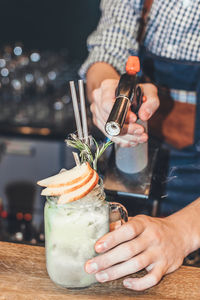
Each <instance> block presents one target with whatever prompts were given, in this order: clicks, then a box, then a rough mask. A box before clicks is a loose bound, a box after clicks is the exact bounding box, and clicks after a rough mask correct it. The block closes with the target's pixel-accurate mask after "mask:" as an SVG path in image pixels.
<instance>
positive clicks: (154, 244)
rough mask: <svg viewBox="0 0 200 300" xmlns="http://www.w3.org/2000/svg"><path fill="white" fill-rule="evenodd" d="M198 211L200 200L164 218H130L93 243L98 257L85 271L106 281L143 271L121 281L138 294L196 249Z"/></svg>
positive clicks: (199, 229)
mask: <svg viewBox="0 0 200 300" xmlns="http://www.w3.org/2000/svg"><path fill="white" fill-rule="evenodd" d="M199 211H200V199H198V200H196V201H195V202H193V203H192V204H190V205H189V206H188V207H186V208H185V209H183V210H181V211H180V212H177V213H175V214H173V215H171V216H169V217H166V218H152V217H149V216H145V215H138V216H136V217H133V218H131V219H130V220H129V222H127V223H126V224H124V225H122V226H121V227H120V228H118V229H116V230H114V231H112V232H109V233H107V234H106V235H105V236H103V237H102V238H101V239H99V240H98V241H97V243H96V244H95V250H96V252H97V253H99V256H96V257H95V258H93V259H91V260H89V261H88V262H87V263H86V265H85V270H86V272H88V273H94V274H95V276H96V279H97V280H98V281H99V282H106V281H110V280H114V279H117V278H120V277H124V276H127V275H130V274H132V273H135V272H138V271H139V270H142V269H146V271H147V274H146V275H145V276H144V277H141V278H127V279H124V281H123V283H124V286H125V287H127V288H129V289H133V290H138V291H141V290H145V289H147V288H150V287H152V286H154V285H156V284H157V283H158V282H159V281H160V280H161V278H162V276H163V275H165V274H167V273H170V272H173V271H175V270H176V269H177V268H179V266H180V265H181V264H182V262H183V259H184V257H185V256H187V255H188V254H189V253H190V252H192V251H194V250H196V249H198V248H199V246H200V223H199Z"/></svg>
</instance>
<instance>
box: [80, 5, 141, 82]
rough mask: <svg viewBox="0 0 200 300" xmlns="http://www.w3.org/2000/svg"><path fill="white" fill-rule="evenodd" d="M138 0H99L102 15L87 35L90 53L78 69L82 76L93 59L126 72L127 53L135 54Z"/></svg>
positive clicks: (136, 49) (136, 48)
mask: <svg viewBox="0 0 200 300" xmlns="http://www.w3.org/2000/svg"><path fill="white" fill-rule="evenodd" d="M141 2H143V1H141V0H102V1H101V4H100V9H101V13H102V14H101V18H100V21H99V24H98V26H97V29H96V30H95V31H94V32H93V33H92V34H91V35H90V36H89V37H88V39H87V46H88V51H89V55H88V58H87V59H86V61H85V62H84V63H83V65H82V66H81V68H80V70H79V75H80V77H81V78H85V74H86V72H87V70H88V68H89V67H90V66H91V65H92V64H94V63H95V62H106V63H109V64H111V65H112V66H113V67H114V68H115V69H116V70H117V71H118V72H119V73H123V72H124V71H125V63H126V60H127V58H128V56H129V55H137V52H138V43H137V41H136V37H137V32H138V26H139V22H138V20H139V18H140V15H141V9H142V3H141Z"/></svg>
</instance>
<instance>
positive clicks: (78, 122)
mask: <svg viewBox="0 0 200 300" xmlns="http://www.w3.org/2000/svg"><path fill="white" fill-rule="evenodd" d="M69 84H70V90H71V95H72V103H73V108H74V116H75V121H76V127H77V131H78V137H79V139H82V138H83V131H82V127H81V119H80V114H79V109H78V101H77V96H76V89H75V85H74V81H70V82H69Z"/></svg>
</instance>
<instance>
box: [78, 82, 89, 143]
mask: <svg viewBox="0 0 200 300" xmlns="http://www.w3.org/2000/svg"><path fill="white" fill-rule="evenodd" d="M78 86H79V95H80V103H81V117H82V125H83V137H84V139H85V141H86V143H87V142H88V127H87V116H86V109H85V95H84V86H83V80H81V79H80V80H79V81H78Z"/></svg>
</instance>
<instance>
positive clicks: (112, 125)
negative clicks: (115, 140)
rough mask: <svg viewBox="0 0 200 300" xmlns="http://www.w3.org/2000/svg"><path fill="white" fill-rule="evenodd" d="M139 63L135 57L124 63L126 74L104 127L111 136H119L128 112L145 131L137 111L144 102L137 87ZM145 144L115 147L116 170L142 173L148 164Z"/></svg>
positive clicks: (144, 124) (141, 93)
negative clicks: (131, 112) (130, 112)
mask: <svg viewBox="0 0 200 300" xmlns="http://www.w3.org/2000/svg"><path fill="white" fill-rule="evenodd" d="M139 71H140V61H139V58H138V57H137V56H129V58H128V60H127V63H126V73H124V74H122V75H121V77H120V80H119V84H118V87H117V89H116V92H115V96H116V99H115V102H114V105H113V107H112V110H111V112H110V115H109V117H108V120H107V122H106V125H105V130H106V132H107V133H108V134H109V135H111V136H117V135H119V134H120V132H121V129H122V127H123V125H124V122H125V119H126V115H127V112H128V110H129V109H130V108H131V110H132V111H133V112H134V113H135V114H136V116H137V123H139V124H141V125H142V126H143V127H144V128H145V130H147V122H143V121H142V120H140V119H139V117H138V112H139V109H140V107H141V105H142V103H143V102H144V101H145V96H144V95H143V92H142V89H141V87H140V86H139V85H138V83H139V77H138V73H139ZM147 150H148V149H147V143H143V144H138V145H137V146H135V147H131V148H122V147H119V146H118V145H115V159H116V165H117V167H118V169H120V170H121V171H123V172H125V173H137V172H140V171H142V170H143V169H144V168H145V167H146V166H147V162H148V153H147ZM131 161H132V163H131Z"/></svg>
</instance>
